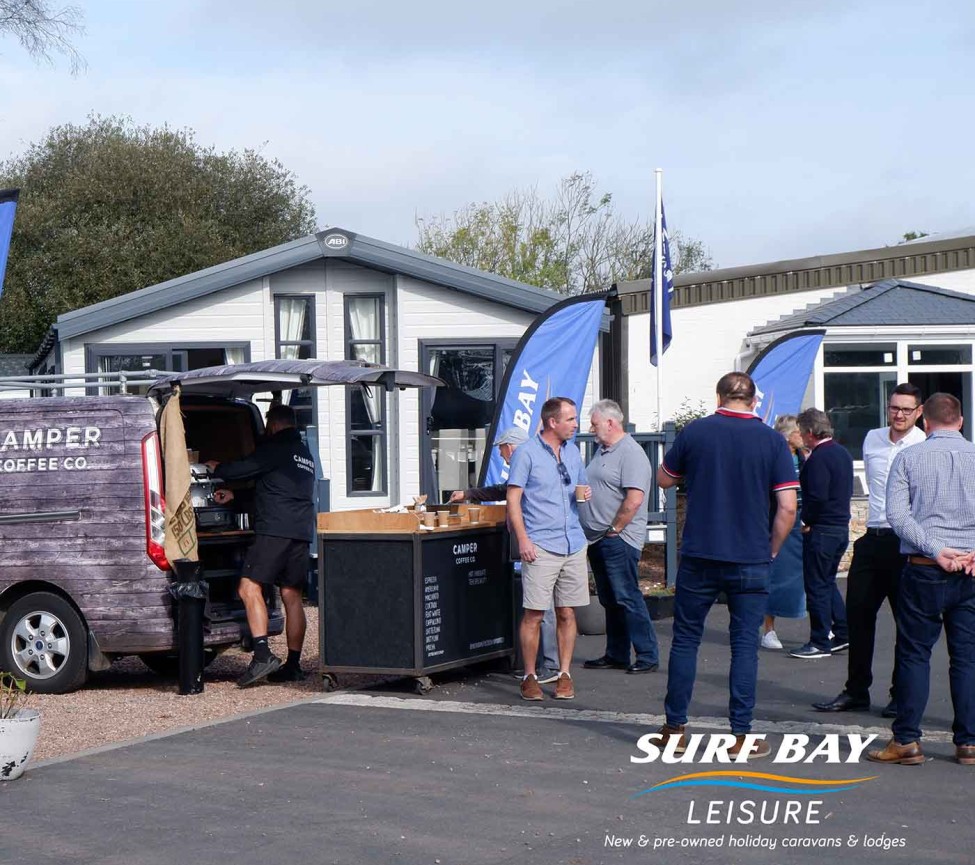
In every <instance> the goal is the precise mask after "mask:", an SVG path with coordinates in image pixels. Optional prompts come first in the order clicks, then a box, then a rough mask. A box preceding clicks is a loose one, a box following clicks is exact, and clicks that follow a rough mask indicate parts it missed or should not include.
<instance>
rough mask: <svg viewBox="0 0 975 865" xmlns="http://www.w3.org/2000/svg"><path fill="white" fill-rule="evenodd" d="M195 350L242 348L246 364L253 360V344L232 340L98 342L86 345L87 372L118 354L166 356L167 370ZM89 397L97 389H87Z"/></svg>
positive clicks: (96, 370) (95, 392)
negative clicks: (186, 352)
mask: <svg viewBox="0 0 975 865" xmlns="http://www.w3.org/2000/svg"><path fill="white" fill-rule="evenodd" d="M195 348H222V349H228V348H242V349H243V350H244V363H249V362H250V359H251V344H250V342H249V341H244V340H232V341H230V342H227V341H223V340H176V341H174V342H118V343H116V342H98V343H94V344H87V345H85V372H89V373H93V372H98V359H99V358H102V357H111V356H112V355H116V354H165V355H166V356H167V357H168V358H169V360H168V362H167V364H166V369H170V368H171V367H172V358H173V354H174V353H175V352H178V351H183V350H184V349H195ZM87 392H88V395H89V396H95V395H97V394H98V388H97V387H89V388H87Z"/></svg>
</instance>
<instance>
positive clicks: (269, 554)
mask: <svg viewBox="0 0 975 865" xmlns="http://www.w3.org/2000/svg"><path fill="white" fill-rule="evenodd" d="M240 573H241V576H243V577H249V578H250V579H252V580H253V581H254V582H255V583H261V584H262V585H265V586H290V587H291V588H294V589H298V588H302V587H303V586H304V585H305V582H306V580H307V579H308V541H296V540H294V539H292V538H276V537H273V536H271V535H257V537H255V538H254V543H253V544H251V547H250V549H249V550H248V551H247V554H246V555H245V556H244V566H243V568H242V569H241V572H240Z"/></svg>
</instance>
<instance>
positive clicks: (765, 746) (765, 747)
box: [728, 735, 772, 760]
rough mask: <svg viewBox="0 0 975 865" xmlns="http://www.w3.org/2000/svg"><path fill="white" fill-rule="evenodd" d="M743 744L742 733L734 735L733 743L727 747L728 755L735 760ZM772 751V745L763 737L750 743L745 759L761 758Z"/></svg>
mask: <svg viewBox="0 0 975 865" xmlns="http://www.w3.org/2000/svg"><path fill="white" fill-rule="evenodd" d="M744 744H745V737H744V735H740V736H735V744H734V745H732V746H731V747H730V748H729V749H728V756H729V757H731V759H732V760H737V759H738V755H739V754H740V753H741V749H742V746H743V745H744ZM771 753H772V746H771V745H769V743H768V742H766V741H765V740H764V739H759V740H758V741H757V742H755V743H753V744H752V747H751V750H750V751H749V752H748V756H747V757H745V759H746V760H761V759H762V757H767V756H768V755H769V754H771Z"/></svg>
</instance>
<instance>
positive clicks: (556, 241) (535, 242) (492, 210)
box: [416, 171, 713, 294]
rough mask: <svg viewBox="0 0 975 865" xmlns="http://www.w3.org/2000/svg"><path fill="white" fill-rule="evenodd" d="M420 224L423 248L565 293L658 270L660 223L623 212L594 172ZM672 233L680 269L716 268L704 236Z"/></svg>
mask: <svg viewBox="0 0 975 865" xmlns="http://www.w3.org/2000/svg"><path fill="white" fill-rule="evenodd" d="M416 226H417V232H418V234H419V241H418V243H417V249H418V250H419V251H420V252H425V253H428V254H430V255H437V256H440V257H441V258H446V259H448V260H450V261H455V262H457V263H458V264H465V265H467V266H469V267H476V268H479V269H480V270H487V271H490V272H491V273H496V274H498V275H499V276H504V277H507V278H509V279H515V280H518V281H519V282H525V283H528V284H530V285H537V286H540V287H542V288H550V289H554V290H556V291H560V292H563V293H565V294H579V293H581V292H588V291H599V290H602V289H605V288H607V287H608V286H609V285H610V284H612V283H613V282H618V281H620V280H629V279H642V278H645V277H649V276H652V260H653V242H654V241H653V225H652V224H651V223H641V222H628V221H626V220H625V219H623V218H622V217H621V216H619V214H617V213H616V211H615V210H614V208H613V197H612V195H611V194H610V193H599V192H598V191H597V189H596V183H595V181H594V179H593V176H592V174H591V173H590V172H588V171H587V172H575V173H573V174H570V175H568V176H567V177H564V178H562V180H561V181H560V182H559V185H558V188H557V189H556V191H555V194H554V196H553V197H552V198H550V199H545V198H543V197H542V196H541V195H540V194H539V192H538V189H537V188H533V189H529V190H517V191H514V192H510V193H508V194H507V195H505V196H504V197H503V198H502V199H500V200H499V201H495V202H483V203H481V204H469V205H467V206H466V207H464V208H463V209H461V210H458V211H456V212H455V213H454V214H453V215H452V216H439V217H426V218H423V217H418V218H417V220H416ZM669 233H670V245H671V255H672V257H673V259H674V262H673V263H674V271H675V272H676V273H680V272H682V271H693V270H710V269H711V268H712V267H713V263H712V261H711V256H710V255H709V254H708V252H707V251H706V249H705V248H704V245H703V244H702V243H701V242H700V241H699V240H693V239H691V238H686V237H684V236H683V235H682V234H681V233H680V232H679V231H674V230H673V229H671V230H670V232H669Z"/></svg>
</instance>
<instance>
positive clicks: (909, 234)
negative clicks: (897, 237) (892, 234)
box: [901, 231, 928, 243]
mask: <svg viewBox="0 0 975 865" xmlns="http://www.w3.org/2000/svg"><path fill="white" fill-rule="evenodd" d="M927 236H928V232H927V231H906V232H904V235H903V238H904V239H903V240H902V241H901V242H902V243H908V242H910V241H912V240H920V239H921V238H922V237H927Z"/></svg>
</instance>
